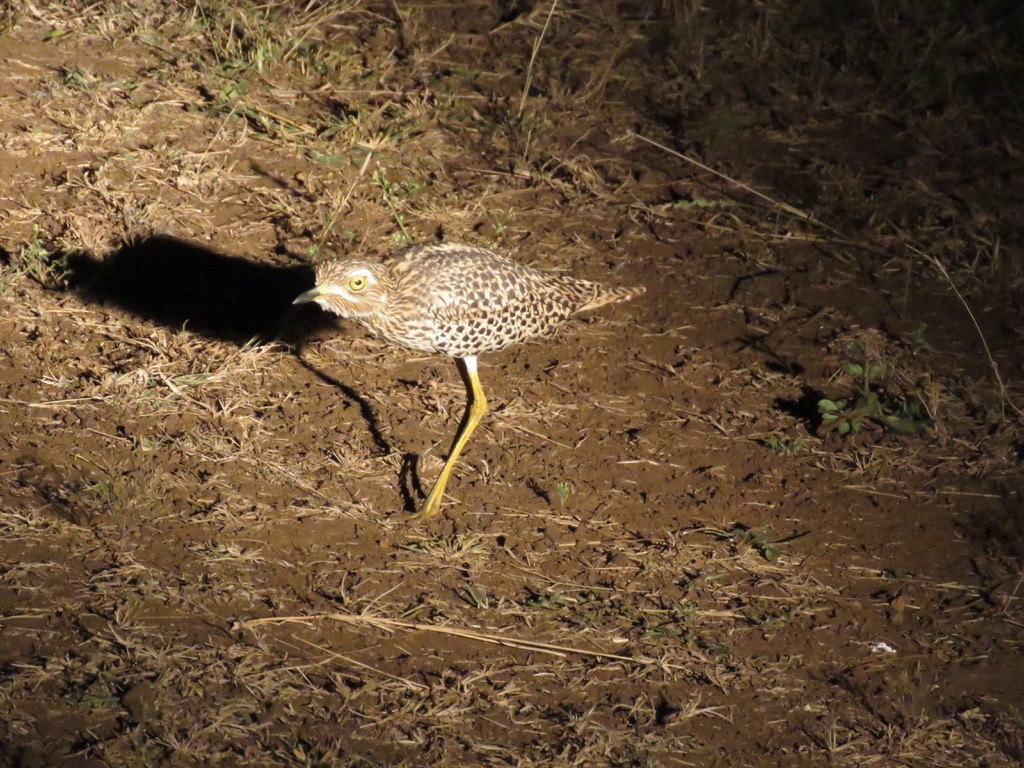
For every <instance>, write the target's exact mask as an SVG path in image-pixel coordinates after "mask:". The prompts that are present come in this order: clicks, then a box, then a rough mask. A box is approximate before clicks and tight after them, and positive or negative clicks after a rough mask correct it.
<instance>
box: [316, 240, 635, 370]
mask: <svg viewBox="0 0 1024 768" xmlns="http://www.w3.org/2000/svg"><path fill="white" fill-rule="evenodd" d="M354 274H366V275H367V276H368V278H369V280H368V283H367V285H365V286H364V287H363V288H362V289H361V290H360V291H358V292H355V291H352V290H351V289H350V288H349V287H348V280H349V279H350V277H351V276H352V275H354ZM316 283H317V288H318V289H320V290H321V291H324V292H325V295H324V296H323V297H322V298H321V299H320V302H321V304H322V305H323V306H324V308H325V309H329V310H330V311H332V312H335V313H336V314H339V315H341V316H343V317H347V318H350V319H354V320H357V321H359V322H360V323H362V324H363V325H364V326H366V327H367V328H368V329H369V330H370V331H371V332H372V333H374V334H376V335H377V336H380V337H381V338H382V339H384V340H385V341H388V342H391V343H392V344H398V345H400V346H403V347H408V348H410V349H416V350H423V351H426V352H439V353H441V354H444V355H449V356H451V357H470V356H474V355H479V354H481V353H483V352H493V351H495V350H499V349H504V348H505V347H507V346H509V345H510V344H515V343H516V342H520V341H525V340H526V339H529V338H531V337H534V336H544V335H548V334H550V333H552V332H554V331H555V330H557V329H558V327H559V326H561V325H562V324H563V323H564V322H565V321H566V320H568V319H569V318H570V317H571V316H572V315H574V314H576V313H577V312H582V311H584V310H587V309H594V308H597V307H600V306H603V305H604V304H610V303H614V302H618V301H625V300H627V299H631V298H633V297H634V296H637V295H639V294H641V293H643V289H642V288H610V289H609V288H604V287H603V286H601V285H599V284H597V283H593V282H590V281H587V280H579V279H577V278H574V277H568V276H566V275H559V274H555V273H553V272H544V271H541V270H538V269H533V268H532V267H527V266H524V265H522V264H519V263H517V262H515V261H512V260H511V259H509V258H506V257H505V256H502V255H501V254H498V253H495V252H494V251H491V250H488V249H486V248H480V247H478V246H472V245H458V244H454V243H430V244H426V245H414V246H412V247H410V248H407V249H405V250H404V251H401V252H400V253H398V254H395V255H394V256H392V257H391V258H389V259H388V260H386V261H384V262H378V261H371V260H368V259H362V258H358V257H355V258H343V259H337V260H333V261H328V262H325V263H323V264H321V265H320V267H319V268H318V269H317V272H316ZM328 286H330V287H331V288H332V292H331V293H330V294H329V295H328V294H327V293H326V289H327V287H328ZM335 291H336V292H335Z"/></svg>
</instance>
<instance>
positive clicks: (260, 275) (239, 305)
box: [55, 235, 413, 506]
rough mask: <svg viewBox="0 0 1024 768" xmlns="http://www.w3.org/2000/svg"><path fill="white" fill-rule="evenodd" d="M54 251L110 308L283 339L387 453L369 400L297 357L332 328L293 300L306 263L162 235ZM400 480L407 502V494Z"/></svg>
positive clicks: (76, 284) (243, 340)
mask: <svg viewBox="0 0 1024 768" xmlns="http://www.w3.org/2000/svg"><path fill="white" fill-rule="evenodd" d="M59 257H60V259H61V260H62V261H63V268H64V274H65V279H66V285H67V287H68V289H69V290H71V291H72V292H73V293H75V294H77V295H78V296H79V297H80V298H81V299H82V300H83V301H86V302H88V303H93V304H101V305H104V306H116V307H118V308H120V309H123V310H126V311H128V312H130V313H132V314H134V315H136V316H138V317H141V318H143V319H145V320H147V321H150V322H153V323H157V324H160V325H163V326H165V327H168V328H171V329H174V330H178V331H180V330H185V329H187V330H189V331H190V332H193V333H198V334H201V335H204V336H206V337H208V338H213V339H219V340H222V341H228V342H231V343H235V344H238V345H239V346H242V345H246V344H253V343H269V342H272V341H280V342H283V343H284V344H286V345H288V346H289V347H290V348H291V349H292V350H293V351H294V354H295V357H296V359H297V360H298V362H299V363H300V364H301V365H302V366H303V367H304V368H306V369H307V370H308V371H310V372H311V373H313V374H314V375H316V376H317V377H318V378H320V379H321V380H323V381H324V382H326V383H328V384H330V385H331V386H333V387H335V388H337V389H338V390H339V392H340V393H341V394H343V395H344V396H345V397H347V398H349V399H350V400H352V401H353V402H355V403H356V405H357V406H358V407H359V412H360V414H361V415H362V417H363V419H364V420H365V422H366V425H367V428H368V430H369V432H370V434H371V436H372V438H373V442H374V444H375V445H376V446H377V448H378V449H379V450H381V451H382V452H383V453H385V454H387V453H390V452H391V451H392V448H391V446H390V445H389V444H388V442H387V440H386V439H385V438H384V436H383V433H382V432H381V429H380V422H379V420H378V419H377V416H376V415H375V413H374V412H373V409H372V408H371V407H370V403H369V401H368V400H367V399H366V398H365V397H363V396H362V395H361V394H360V393H359V392H358V391H356V390H355V389H354V388H352V387H351V386H349V385H347V384H345V383H344V382H341V381H338V380H337V379H335V378H333V377H331V376H329V375H328V374H326V373H324V372H323V371H321V370H319V369H318V368H316V367H315V366H314V365H312V364H311V363H309V362H308V361H307V360H306V359H304V357H303V355H302V350H303V347H304V346H305V344H306V342H307V341H308V340H310V339H311V338H313V337H316V336H319V335H322V334H323V333H324V332H325V331H326V330H328V329H333V328H336V327H337V321H336V320H335V319H334V318H333V317H332V316H331V315H329V314H327V313H325V312H322V311H320V310H318V309H316V308H313V307H309V306H306V305H301V306H293V304H292V301H293V300H294V299H295V297H296V296H298V295H299V294H300V293H302V292H303V291H306V290H308V289H309V288H312V287H313V285H314V283H315V276H314V273H313V268H312V267H310V266H309V265H305V264H294V265H285V266H279V265H273V264H257V263H255V262H252V261H249V260H247V259H243V258H239V257H236V256H227V255H224V254H222V253H218V252H216V251H214V250H212V249H210V248H206V247H204V246H202V245H199V244H196V243H192V242H188V241H185V240H181V239H179V238H176V237H171V236H168V235H154V236H150V237H146V238H141V239H138V240H136V241H134V242H131V243H129V244H127V245H125V246H123V247H122V248H120V249H118V250H116V251H114V252H112V253H110V254H107V255H106V256H105V257H96V256H93V255H91V254H88V253H84V252H74V253H63V254H59ZM55 258H56V257H55ZM405 485H406V484H405V483H403V484H402V486H403V487H402V493H403V496H404V497H405V502H406V505H407V506H409V505H411V504H412V503H413V502H412V495H411V492H410V491H409V490H408V489H407V488H406V487H405Z"/></svg>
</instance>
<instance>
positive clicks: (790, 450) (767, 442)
mask: <svg viewBox="0 0 1024 768" xmlns="http://www.w3.org/2000/svg"><path fill="white" fill-rule="evenodd" d="M761 444H762V445H764V446H765V447H767V448H770V449H771V450H773V451H775V453H783V454H796V453H803V452H804V451H806V450H807V441H806V440H801V439H799V438H789V437H766V438H765V439H764V440H762V441H761Z"/></svg>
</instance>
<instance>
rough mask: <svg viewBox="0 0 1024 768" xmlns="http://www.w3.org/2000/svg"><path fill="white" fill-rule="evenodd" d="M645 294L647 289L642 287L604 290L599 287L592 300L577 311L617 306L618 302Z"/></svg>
mask: <svg viewBox="0 0 1024 768" xmlns="http://www.w3.org/2000/svg"><path fill="white" fill-rule="evenodd" d="M646 292H647V289H646V288H645V287H644V286H642V285H641V286H637V287H636V288H605V287H603V286H601V287H600V288H599V289H598V291H597V294H596V295H595V296H594V298H592V299H591V300H590V301H588V302H587V303H586V304H584V305H583V306H582V307H580V309H579V311H580V312H586V311H587V310H590V309H597V308H598V307H603V306H604V305H605V304H618V303H619V302H620V301H629V300H630V299H635V298H636V297H637V296H642V295H643V294H644V293H646Z"/></svg>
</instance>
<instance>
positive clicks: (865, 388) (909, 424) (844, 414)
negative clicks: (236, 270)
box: [818, 349, 931, 435]
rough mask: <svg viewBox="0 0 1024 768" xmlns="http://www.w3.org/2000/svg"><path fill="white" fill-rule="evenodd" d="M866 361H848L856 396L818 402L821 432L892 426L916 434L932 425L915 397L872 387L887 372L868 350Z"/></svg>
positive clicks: (909, 433)
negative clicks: (886, 393)
mask: <svg viewBox="0 0 1024 768" xmlns="http://www.w3.org/2000/svg"><path fill="white" fill-rule="evenodd" d="M863 354H864V362H863V363H847V365H846V373H847V375H849V376H852V377H853V379H854V380H855V381H856V382H857V383H858V392H857V395H856V397H854V398H845V399H843V400H832V399H830V398H822V399H821V400H819V401H818V413H819V414H820V415H821V431H822V432H825V433H828V432H836V433H837V434H840V435H850V434H856V433H857V432H860V431H861V430H863V429H865V428H868V429H872V428H881V429H889V430H892V431H893V432H899V433H901V434H905V435H916V434H918V433H920V432H922V431H923V430H924V429H926V428H927V427H929V426H931V420H930V419H929V418H928V417H927V414H925V412H924V408H923V407H922V405H921V402H920V401H919V400H917V399H916V398H912V397H905V398H892V397H888V396H886V395H885V394H884V393H879V391H877V390H876V389H874V388H872V382H873V381H875V380H877V379H878V378H879V377H881V376H882V375H884V374H885V370H886V368H885V365H883V364H882V363H880V362H878V361H876V360H871V359H870V357H869V355H868V352H867V350H866V349H865V350H864V352H863Z"/></svg>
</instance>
